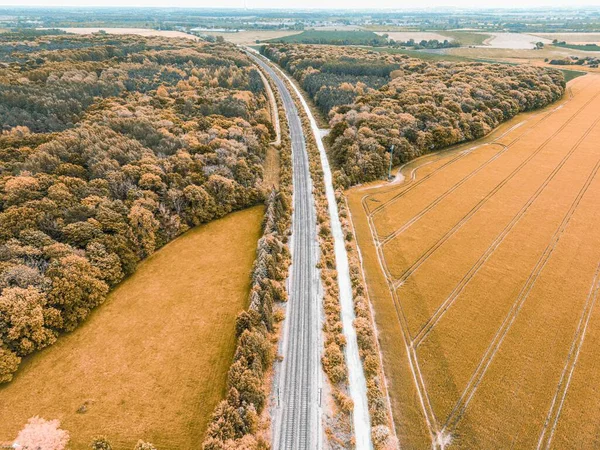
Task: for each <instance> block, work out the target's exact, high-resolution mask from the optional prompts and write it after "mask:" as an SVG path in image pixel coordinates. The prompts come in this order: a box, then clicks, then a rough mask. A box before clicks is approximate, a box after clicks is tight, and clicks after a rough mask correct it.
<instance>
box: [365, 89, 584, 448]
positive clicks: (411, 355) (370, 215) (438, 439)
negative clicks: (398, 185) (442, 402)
mask: <svg viewBox="0 0 600 450" xmlns="http://www.w3.org/2000/svg"><path fill="white" fill-rule="evenodd" d="M567 92H568V95H569V99H568V100H567V101H570V100H572V99H573V92H572V90H571V88H568V89H567ZM590 101H591V100H590ZM588 103H589V102H588ZM586 105H587V103H586ZM563 106H564V103H563V104H562V105H560V106H558V107H556V108H554V109H552V110H551V111H549V112H548V114H547V115H546V116H545V117H543V118H542V120H540V122H541V121H543V120H545V119H546V118H547V117H549V116H551V115H552V114H553V113H554V112H556V111H557V110H559V109H561V108H562V107H563ZM581 109H583V108H580V110H581ZM580 110H578V111H577V112H576V114H578V113H579V112H580ZM538 123H539V122H538ZM520 125H521V123H519V124H517V125H516V126H513V127H511V128H510V129H509V130H507V131H506V132H505V133H503V134H502V135H501V136H500V137H498V138H496V139H495V141H497V140H498V139H500V138H502V137H503V136H505V135H507V134H509V133H510V132H511V131H513V130H514V129H515V128H517V127H518V126H520ZM535 126H537V124H536V125H534V127H535ZM479 147H480V146H476V147H473V148H472V149H469V150H468V151H467V152H463V153H466V154H468V153H470V152H471V151H472V150H474V149H476V148H479ZM462 156H465V154H460V155H458V156H457V157H455V158H453V159H452V160H451V161H449V162H447V163H446V164H444V165H442V166H441V167H439V168H437V169H435V170H434V171H433V172H432V173H430V174H428V175H426V176H425V177H423V178H422V179H420V180H418V181H417V182H416V183H414V184H411V185H410V186H408V188H407V189H404V190H403V191H402V192H400V193H399V194H398V195H397V196H395V197H394V198H392V199H390V200H388V201H387V202H385V203H384V204H382V205H379V207H378V208H376V209H375V210H373V211H370V209H369V206H368V204H367V201H368V200H369V198H370V197H372V196H373V194H366V195H364V196H363V197H362V198H361V206H362V208H363V210H364V212H365V216H366V218H367V223H368V226H369V231H370V234H371V239H372V241H373V244H374V248H375V250H376V254H377V260H378V263H379V266H380V268H381V271H382V272H383V274H384V275H385V278H386V282H387V283H388V290H389V292H390V295H391V298H392V302H393V305H394V310H395V312H396V319H397V320H398V323H399V325H400V329H401V332H402V340H403V345H404V347H405V349H406V353H407V356H408V363H409V368H410V371H411V375H412V378H413V382H414V385H415V388H416V391H417V397H418V401H419V404H420V405H421V409H422V412H423V419H424V422H425V425H426V427H427V430H428V433H429V435H430V438H431V441H432V448H438V447H442V448H443V447H444V446H445V443H446V442H447V440H446V437H448V435H447V434H446V432H445V430H444V429H440V427H439V425H438V422H437V418H436V416H435V413H434V411H433V408H432V404H431V399H430V396H429V393H428V392H427V387H426V385H425V381H424V378H423V375H422V372H421V368H420V365H419V361H418V357H417V353H416V347H415V346H414V342H413V339H412V338H411V335H410V331H409V328H408V323H407V320H406V316H405V313H404V311H403V308H402V304H401V302H400V301H399V299H398V296H397V288H396V287H395V286H394V279H393V277H392V275H391V273H390V271H389V269H388V266H387V261H386V259H385V256H384V254H383V247H382V245H381V242H380V240H379V237H378V233H377V228H376V225H375V222H374V215H375V214H376V213H377V212H378V211H380V210H382V209H383V208H384V207H385V206H386V205H388V204H389V203H390V201H395V199H396V198H400V197H401V196H403V195H404V194H405V193H407V192H408V191H409V190H411V189H413V188H414V187H415V186H418V185H419V184H421V183H423V182H424V181H425V180H426V179H429V178H430V177H431V176H432V175H433V174H435V173H437V172H439V171H440V170H442V169H443V168H444V167H447V166H448V165H449V164H450V163H453V162H454V161H456V160H457V159H458V158H460V157H462ZM418 169H419V167H417V168H415V169H414V170H413V172H412V173H413V175H414V173H415V172H416V170H418ZM400 170H401V169H400ZM367 189H368V188H367ZM384 192H387V191H384Z"/></svg>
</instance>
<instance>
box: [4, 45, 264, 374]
mask: <svg viewBox="0 0 600 450" xmlns="http://www.w3.org/2000/svg"><path fill="white" fill-rule="evenodd" d="M44 34H45V33H39V35H36V33H29V34H28V35H23V36H21V35H15V34H13V33H11V34H6V35H0V128H1V134H0V383H2V382H9V381H10V380H11V379H12V377H13V374H14V372H15V371H16V370H17V368H18V366H19V364H20V361H21V358H23V357H25V356H26V355H29V354H31V353H32V352H35V351H36V350H39V349H42V348H44V347H47V346H49V345H52V344H53V343H54V342H55V341H56V340H57V337H58V336H59V335H60V334H61V333H64V332H68V331H71V330H74V329H75V328H76V327H77V326H78V325H79V324H80V323H81V322H83V321H84V320H85V319H86V317H87V316H88V315H89V313H90V312H91V311H92V310H93V309H94V308H95V307H96V306H98V305H100V304H101V303H102V302H103V301H104V300H105V298H106V295H107V293H108V291H109V290H110V289H111V288H112V287H113V286H115V285H116V284H117V283H119V282H120V281H121V280H122V279H123V278H124V277H126V276H127V275H129V274H131V273H133V272H134V271H135V269H136V265H137V263H138V262H139V261H141V260H142V259H144V258H146V257H148V256H149V255H151V254H152V253H153V252H154V251H155V250H156V249H158V248H160V247H161V246H162V245H164V244H165V243H167V242H169V241H170V240H172V239H173V238H175V237H176V236H178V235H180V234H181V233H183V232H185V231H186V230H188V229H189V228H190V227H193V226H196V225H199V224H201V223H205V222H208V221H211V220H213V219H216V218H219V217H222V216H224V215H225V214H227V213H229V212H231V211H234V210H237V209H241V208H245V207H248V206H250V205H254V204H257V203H260V202H262V201H264V200H265V198H266V195H267V193H268V192H269V190H268V189H266V188H265V187H264V186H263V183H262V177H263V173H262V170H263V169H262V162H263V158H264V155H265V151H266V147H267V144H268V142H269V141H270V140H271V138H272V135H273V128H272V125H271V122H270V115H269V112H268V100H267V97H266V96H265V95H264V92H263V90H264V86H263V84H262V81H261V78H260V75H259V74H258V72H257V71H256V69H254V66H253V65H252V64H251V62H250V60H249V59H248V58H247V57H246V56H245V55H244V54H243V53H241V52H240V51H238V50H237V49H235V47H233V46H232V45H230V44H223V43H220V44H212V43H206V42H194V41H192V40H182V39H180V40H177V39H167V38H144V37H139V36H121V37H115V36H101V35H97V36H93V37H81V36H72V35H55V36H52V40H51V41H50V40H49V39H48V37H47V36H45V35H44Z"/></svg>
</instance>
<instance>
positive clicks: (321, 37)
mask: <svg viewBox="0 0 600 450" xmlns="http://www.w3.org/2000/svg"><path fill="white" fill-rule="evenodd" d="M265 42H281V43H287V44H329V45H387V39H386V38H384V37H382V36H379V35H377V34H375V33H373V32H372V31H321V30H307V31H303V32H302V33H300V34H294V35H291V36H285V37H281V38H276V39H270V40H268V41H265Z"/></svg>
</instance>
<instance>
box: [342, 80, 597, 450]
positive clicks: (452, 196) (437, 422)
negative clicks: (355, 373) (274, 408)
mask: <svg viewBox="0 0 600 450" xmlns="http://www.w3.org/2000/svg"><path fill="white" fill-rule="evenodd" d="M599 141H600V76H598V75H592V74H588V75H587V76H583V77H579V78H577V79H575V80H573V81H571V82H570V83H569V89H568V94H566V96H565V99H564V100H562V101H561V102H559V104H556V105H553V106H552V107H550V108H547V109H545V110H542V111H538V112H534V113H529V114H522V115H519V116H517V117H516V118H514V119H513V120H512V121H510V122H508V123H506V124H504V125H503V126H501V127H500V128H499V129H498V130H496V131H495V132H494V133H492V134H491V135H490V136H488V137H486V138H485V139H484V140H482V141H479V142H475V143H470V144H468V145H463V146H459V147H457V148H454V149H450V150H449V151H445V152H441V153H437V154H435V155H429V156H426V157H423V158H420V159H418V160H415V161H413V162H411V163H410V164H408V165H406V166H405V167H404V168H403V171H402V173H403V175H404V181H403V182H398V183H394V184H391V185H389V184H387V185H381V184H380V185H378V186H376V185H372V186H362V187H357V188H354V189H352V190H350V191H348V193H347V195H348V200H349V203H350V207H351V211H352V214H353V220H354V223H355V226H356V231H357V238H358V243H359V246H360V248H361V252H362V256H363V264H364V268H365V273H366V278H367V284H368V289H369V295H370V298H371V301H372V303H373V305H374V308H375V316H376V322H377V325H378V329H379V335H380V341H381V346H382V351H383V358H384V365H385V370H386V375H387V376H388V378H389V382H390V395H391V400H392V405H393V409H394V415H395V421H396V426H397V432H398V436H399V438H400V440H401V444H403V446H404V447H405V448H427V447H428V446H430V445H431V442H432V440H434V441H438V442H446V443H447V442H448V441H451V445H450V447H451V448H463V449H474V448H477V449H497V448H540V449H541V448H544V449H546V448H556V449H565V448H573V449H575V448H598V447H600V420H599V419H600V395H599V392H598V389H599V388H598V386H600V370H598V369H599V363H598V358H597V355H598V354H599V353H600V309H599V308H597V307H595V306H596V300H597V297H598V294H599V293H600V200H599V199H600V174H599V171H600V147H599V146H598V142H599Z"/></svg>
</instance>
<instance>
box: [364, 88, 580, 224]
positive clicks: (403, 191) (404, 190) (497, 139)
mask: <svg viewBox="0 0 600 450" xmlns="http://www.w3.org/2000/svg"><path fill="white" fill-rule="evenodd" d="M567 92H568V95H569V98H568V99H567V102H569V101H571V100H572V99H573V92H572V90H571V89H570V88H569V89H567ZM567 102H565V103H562V104H561V105H559V106H557V107H556V108H553V109H551V110H550V111H548V112H547V113H546V114H545V115H544V117H542V118H541V119H540V120H539V121H538V122H537V123H536V124H535V125H533V126H532V127H531V128H530V129H528V130H526V131H525V132H524V133H523V134H521V135H519V136H518V137H516V138H515V139H514V140H512V141H511V142H510V143H508V144H500V143H499V142H498V141H499V140H500V139H502V138H503V137H504V136H506V135H508V134H510V133H511V132H513V131H514V130H516V129H517V128H519V127H520V126H521V125H523V123H524V122H519V123H517V124H515V125H513V126H512V127H510V128H509V129H508V130H506V131H505V132H504V133H502V134H501V135H500V136H498V137H497V138H495V139H494V140H493V141H491V142H487V143H484V144H481V145H476V146H474V147H471V148H469V149H466V150H463V151H461V152H459V153H458V155H456V156H455V157H454V158H452V159H451V160H449V161H447V162H446V163H444V164H443V165H442V166H440V167H438V168H437V169H435V170H434V171H432V172H431V173H429V174H427V175H426V176H424V177H423V178H421V179H420V180H418V181H416V182H414V183H412V184H410V185H409V186H408V187H407V188H406V189H403V190H402V191H400V192H399V193H398V194H396V195H395V196H393V197H392V198H390V199H388V200H386V201H385V202H383V203H382V204H380V205H378V206H377V207H376V208H375V209H373V211H370V210H369V209H368V207H367V209H365V212H366V213H367V214H369V215H375V214H377V213H379V212H380V211H381V210H383V209H385V207H386V206H389V205H390V204H391V203H394V202H396V201H397V200H398V199H400V198H402V197H403V196H404V195H405V194H407V193H408V192H410V191H411V190H412V189H414V188H415V187H417V186H419V185H420V184H422V183H423V182H425V181H426V180H428V179H429V178H431V177H432V176H433V175H435V174H437V173H438V172H440V171H441V170H443V169H445V168H446V167H447V166H449V165H451V164H453V163H454V162H456V161H458V160H459V159H461V158H463V157H465V156H467V155H469V154H470V153H472V152H473V151H475V150H477V149H479V148H481V147H484V146H486V145H494V144H497V145H502V146H504V147H511V146H512V145H514V144H515V143H516V142H517V141H519V140H520V139H521V138H522V137H523V136H526V135H527V134H529V132H531V131H532V130H534V129H535V128H536V127H537V126H538V125H539V124H541V123H542V122H544V121H545V120H546V119H547V118H548V117H550V116H551V115H552V114H553V113H555V112H556V111H558V110H559V109H561V108H562V107H563V106H564V105H565V104H566V103H567ZM459 145H463V144H459ZM424 156H429V155H424ZM410 163H414V160H413V161H411V162H410ZM407 164H409V163H407ZM427 164H429V163H427ZM422 167H423V166H419V167H416V168H415V169H414V170H413V171H412V176H411V181H413V180H414V177H415V172H416V171H417V170H418V169H420V168H422ZM399 170H402V167H400V169H399ZM475 170H479V169H475ZM385 192H387V191H383V190H381V191H379V192H378V193H377V194H378V195H380V194H382V193H385ZM372 195H373V194H367V196H366V197H371V196H372Z"/></svg>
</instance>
